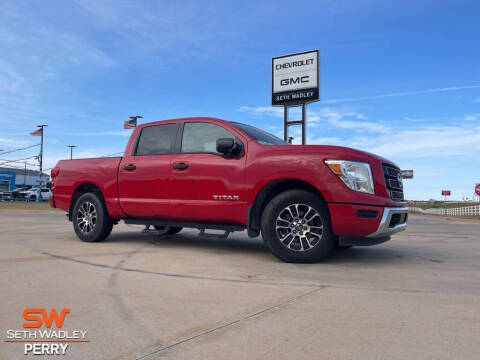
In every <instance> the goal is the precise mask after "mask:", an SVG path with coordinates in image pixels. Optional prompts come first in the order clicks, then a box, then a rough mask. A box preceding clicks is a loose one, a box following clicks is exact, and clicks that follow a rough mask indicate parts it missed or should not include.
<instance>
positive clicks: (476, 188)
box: [475, 184, 480, 196]
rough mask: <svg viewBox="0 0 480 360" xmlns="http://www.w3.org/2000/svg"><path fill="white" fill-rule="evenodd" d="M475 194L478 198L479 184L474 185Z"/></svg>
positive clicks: (479, 194) (479, 193)
mask: <svg viewBox="0 0 480 360" xmlns="http://www.w3.org/2000/svg"><path fill="white" fill-rule="evenodd" d="M475 194H477V195H478V196H480V184H476V185H475Z"/></svg>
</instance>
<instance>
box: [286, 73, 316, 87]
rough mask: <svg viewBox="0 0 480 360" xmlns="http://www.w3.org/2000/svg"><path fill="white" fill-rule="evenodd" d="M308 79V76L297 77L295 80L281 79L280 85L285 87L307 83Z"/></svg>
mask: <svg viewBox="0 0 480 360" xmlns="http://www.w3.org/2000/svg"><path fill="white" fill-rule="evenodd" d="M309 77H310V76H309V75H305V76H298V77H296V78H289V79H282V80H280V85H281V86H286V85H295V84H301V83H306V82H308V78H309Z"/></svg>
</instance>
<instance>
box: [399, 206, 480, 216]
mask: <svg viewBox="0 0 480 360" xmlns="http://www.w3.org/2000/svg"><path fill="white" fill-rule="evenodd" d="M408 211H409V212H413V213H415V212H417V213H422V214H433V215H443V216H480V205H475V206H466V207H459V208H451V209H421V208H418V207H409V208H408Z"/></svg>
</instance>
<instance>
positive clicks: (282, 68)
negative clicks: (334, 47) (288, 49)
mask: <svg viewBox="0 0 480 360" xmlns="http://www.w3.org/2000/svg"><path fill="white" fill-rule="evenodd" d="M319 99H320V91H319V51H318V50H313V51H307V52H302V53H297V54H292V55H284V56H279V57H275V58H273V59H272V105H295V104H305V103H308V102H313V101H318V100H319Z"/></svg>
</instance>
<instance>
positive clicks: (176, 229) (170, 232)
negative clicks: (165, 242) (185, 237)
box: [154, 226, 183, 235]
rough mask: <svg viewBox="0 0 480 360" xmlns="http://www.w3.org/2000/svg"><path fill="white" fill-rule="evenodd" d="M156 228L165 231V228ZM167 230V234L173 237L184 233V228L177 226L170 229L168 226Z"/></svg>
mask: <svg viewBox="0 0 480 360" xmlns="http://www.w3.org/2000/svg"><path fill="white" fill-rule="evenodd" d="M154 228H155V230H158V231H162V230H165V226H154ZM167 229H168V230H167V231H166V232H165V234H168V235H173V234H176V233H179V232H180V231H182V229H183V228H181V227H177V226H170V227H169V226H167Z"/></svg>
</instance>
